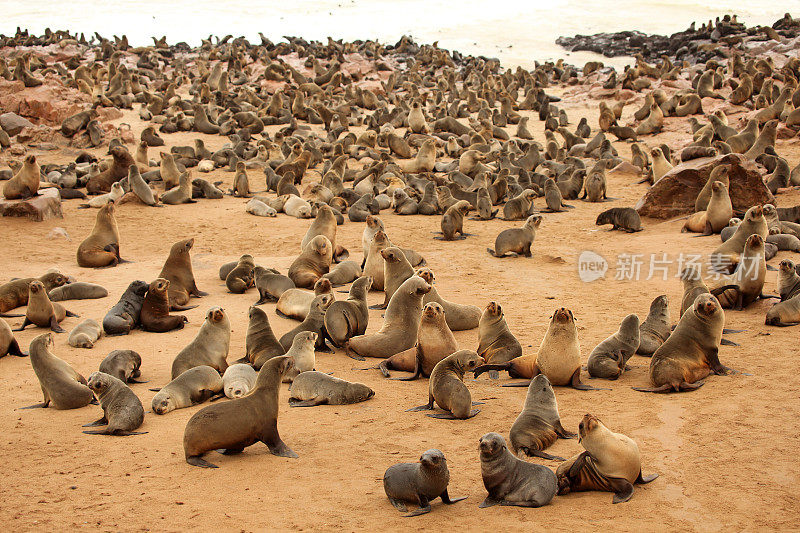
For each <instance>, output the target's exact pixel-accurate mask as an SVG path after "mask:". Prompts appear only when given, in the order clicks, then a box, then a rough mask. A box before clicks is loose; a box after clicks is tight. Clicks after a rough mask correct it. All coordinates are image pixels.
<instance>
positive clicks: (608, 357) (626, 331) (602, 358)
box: [586, 314, 640, 379]
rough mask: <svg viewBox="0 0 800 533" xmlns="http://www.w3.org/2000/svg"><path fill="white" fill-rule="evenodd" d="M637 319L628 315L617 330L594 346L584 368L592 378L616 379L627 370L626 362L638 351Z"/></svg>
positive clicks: (633, 315)
mask: <svg viewBox="0 0 800 533" xmlns="http://www.w3.org/2000/svg"><path fill="white" fill-rule="evenodd" d="M639 327H640V324H639V317H638V316H637V315H635V314H630V315H628V316H626V317H625V318H623V319H622V323H621V324H620V326H619V329H618V330H617V331H616V333H614V334H613V335H611V336H610V337H608V338H607V339H605V340H604V341H602V342H601V343H600V344H598V345H597V346H595V348H594V350H592V353H590V354H589V360H588V362H587V364H586V368H587V370H588V371H589V375H590V376H592V377H593V378H604V379H617V378H619V377H620V376H621V375H622V373H623V372H624V371H625V370H628V365H627V364H628V360H629V359H630V358H631V357H633V354H634V353H636V350H638V349H639V339H640V333H639Z"/></svg>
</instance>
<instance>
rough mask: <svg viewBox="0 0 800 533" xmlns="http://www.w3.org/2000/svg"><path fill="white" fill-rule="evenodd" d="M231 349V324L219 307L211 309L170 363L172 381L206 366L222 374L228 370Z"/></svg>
mask: <svg viewBox="0 0 800 533" xmlns="http://www.w3.org/2000/svg"><path fill="white" fill-rule="evenodd" d="M230 347H231V323H230V321H229V320H228V314H227V313H226V312H225V310H224V309H222V308H221V307H212V308H211V309H209V310H208V312H207V313H206V319H205V321H204V322H203V325H202V326H200V331H199V332H197V336H196V337H195V338H194V339H192V342H190V343H189V344H188V345H187V346H186V347H185V348H184V349H183V350H181V351H180V352H178V355H176V356H175V359H174V360H173V361H172V379H175V378H177V377H178V376H180V375H181V374H183V373H184V372H186V371H187V370H189V369H190V368H193V367H195V366H201V365H208V366H210V367H211V368H213V369H215V370H216V371H217V372H219V373H220V374H222V373H223V372H225V370H226V369H227V368H228V361H227V358H228V352H229V351H230Z"/></svg>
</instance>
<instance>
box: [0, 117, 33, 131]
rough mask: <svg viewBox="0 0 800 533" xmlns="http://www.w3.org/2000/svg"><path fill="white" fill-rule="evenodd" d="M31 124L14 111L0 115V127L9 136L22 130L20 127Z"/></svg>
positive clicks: (31, 123)
mask: <svg viewBox="0 0 800 533" xmlns="http://www.w3.org/2000/svg"><path fill="white" fill-rule="evenodd" d="M30 126H33V122H31V121H30V120H28V119H27V118H25V117H21V116H19V115H17V114H16V113H3V114H2V115H0V128H3V130H4V131H5V132H6V133H8V135H9V136H10V137H13V136H14V135H16V134H18V133H19V132H21V131H22V128H27V127H30Z"/></svg>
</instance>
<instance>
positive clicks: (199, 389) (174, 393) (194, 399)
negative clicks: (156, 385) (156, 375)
mask: <svg viewBox="0 0 800 533" xmlns="http://www.w3.org/2000/svg"><path fill="white" fill-rule="evenodd" d="M151 390H156V391H157V392H158V394H156V395H155V396H153V401H152V403H151V407H152V409H153V412H154V413H155V414H157V415H165V414H167V413H169V412H170V411H174V410H175V409H183V408H185V407H191V406H192V405H196V404H198V403H203V402H204V401H206V400H208V399H209V398H211V397H213V396H216V395H218V394H219V393H220V392H221V391H222V376H220V375H219V372H217V371H216V369H213V368H211V367H210V366H207V365H202V366H196V367H194V368H190V369H189V370H187V371H186V372H184V373H182V374H181V375H180V376H178V377H176V378H175V379H173V380H172V381H170V382H169V383H167V384H166V385H165V386H164V387H163V388H162V389H160V390H158V389H151Z"/></svg>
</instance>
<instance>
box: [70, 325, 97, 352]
mask: <svg viewBox="0 0 800 533" xmlns="http://www.w3.org/2000/svg"><path fill="white" fill-rule="evenodd" d="M102 333H103V328H101V327H100V324H98V323H97V321H96V320H92V319H91V318H90V319H88V320H84V321H83V322H81V323H80V324H78V325H77V326H75V327H74V328H73V329H72V331H70V332H69V340H68V342H69V345H70V346H72V347H73V348H94V343H95V342H97V339H99V338H100V335H101V334H102Z"/></svg>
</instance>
